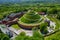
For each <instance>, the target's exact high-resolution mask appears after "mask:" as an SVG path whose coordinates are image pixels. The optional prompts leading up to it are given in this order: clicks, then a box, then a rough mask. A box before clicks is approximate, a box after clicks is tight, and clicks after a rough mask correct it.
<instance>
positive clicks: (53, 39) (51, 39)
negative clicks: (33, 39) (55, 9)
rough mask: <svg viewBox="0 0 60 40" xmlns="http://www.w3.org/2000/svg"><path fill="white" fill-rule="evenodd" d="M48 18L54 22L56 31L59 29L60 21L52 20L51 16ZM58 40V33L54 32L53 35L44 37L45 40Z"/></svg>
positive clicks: (59, 33)
mask: <svg viewBox="0 0 60 40" xmlns="http://www.w3.org/2000/svg"><path fill="white" fill-rule="evenodd" d="M48 18H49V19H50V20H52V21H54V22H56V30H57V29H59V28H60V21H59V20H58V19H56V18H53V17H51V16H48ZM59 38H60V31H58V32H56V33H55V34H52V35H50V36H47V37H45V40H60V39H59Z"/></svg>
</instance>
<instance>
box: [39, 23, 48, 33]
mask: <svg viewBox="0 0 60 40" xmlns="http://www.w3.org/2000/svg"><path fill="white" fill-rule="evenodd" d="M47 25H48V24H47V22H46V23H42V24H40V31H41V32H42V33H43V34H46V33H47V32H48V30H47Z"/></svg>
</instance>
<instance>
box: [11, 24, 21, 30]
mask: <svg viewBox="0 0 60 40" xmlns="http://www.w3.org/2000/svg"><path fill="white" fill-rule="evenodd" d="M12 27H13V28H14V29H17V30H19V29H21V28H20V27H19V26H18V24H14V25H12Z"/></svg>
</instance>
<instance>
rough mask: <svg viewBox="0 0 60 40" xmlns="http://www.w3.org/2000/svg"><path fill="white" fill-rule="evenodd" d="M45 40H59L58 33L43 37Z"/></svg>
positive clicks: (59, 35) (59, 34) (59, 33)
mask: <svg viewBox="0 0 60 40" xmlns="http://www.w3.org/2000/svg"><path fill="white" fill-rule="evenodd" d="M45 40H60V31H59V32H56V33H55V34H52V35H50V36H47V37H45Z"/></svg>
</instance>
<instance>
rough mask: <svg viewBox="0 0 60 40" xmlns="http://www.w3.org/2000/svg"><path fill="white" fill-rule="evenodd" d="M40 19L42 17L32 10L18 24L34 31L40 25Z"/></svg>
mask: <svg viewBox="0 0 60 40" xmlns="http://www.w3.org/2000/svg"><path fill="white" fill-rule="evenodd" d="M40 19H41V16H40V15H39V14H38V13H37V12H35V11H33V10H30V11H28V12H27V13H26V14H24V15H23V16H22V17H21V18H20V19H19V21H18V23H19V25H20V26H21V27H23V28H26V29H32V28H33V27H38V26H39V25H40V22H41V20H40Z"/></svg>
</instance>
